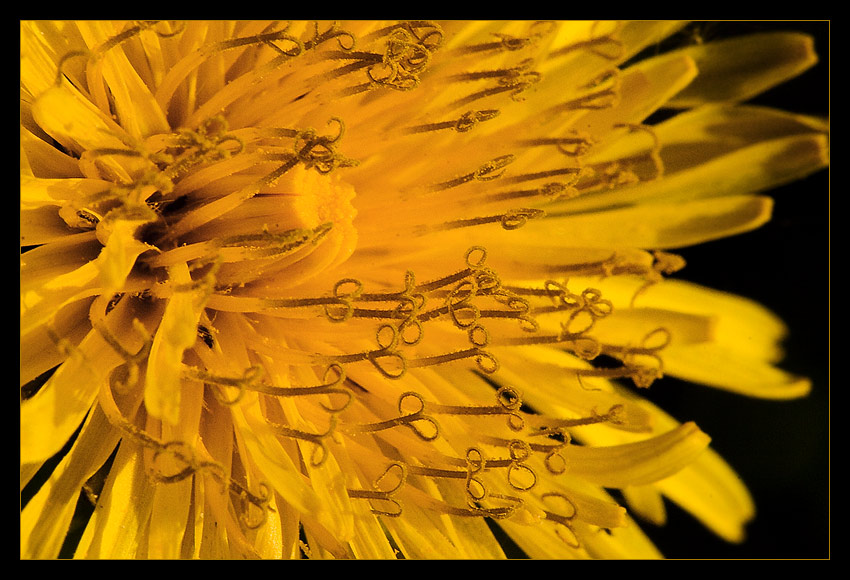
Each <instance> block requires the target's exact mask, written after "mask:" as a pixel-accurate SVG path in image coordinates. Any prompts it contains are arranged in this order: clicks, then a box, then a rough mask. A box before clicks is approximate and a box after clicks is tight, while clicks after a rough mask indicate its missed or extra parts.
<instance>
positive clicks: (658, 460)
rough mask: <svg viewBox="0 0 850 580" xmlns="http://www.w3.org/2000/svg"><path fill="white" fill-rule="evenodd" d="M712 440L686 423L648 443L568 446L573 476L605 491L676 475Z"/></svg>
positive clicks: (566, 457) (647, 441) (567, 457)
mask: <svg viewBox="0 0 850 580" xmlns="http://www.w3.org/2000/svg"><path fill="white" fill-rule="evenodd" d="M709 440H710V439H709V437H708V435H706V434H705V433H703V432H702V431H700V430H699V429H698V428H697V426H696V425H694V424H693V423H685V424H683V425H681V426H679V427H678V428H676V429H674V430H671V431H668V432H667V433H665V434H663V435H659V436H657V437H655V438H652V439H648V440H646V441H638V442H634V443H626V444H623V445H615V446H609V447H580V446H575V445H573V446H567V447H565V448H564V449H563V450H562V451H561V453H562V455H563V456H564V459H565V460H566V462H567V464H568V465H569V466H570V473H572V474H573V475H577V476H580V477H584V478H585V479H587V480H589V481H593V482H596V483H598V484H600V485H603V486H605V487H626V486H629V485H642V484H646V483H652V482H654V481H658V480H660V479H664V478H665V477H669V476H670V475H673V474H674V473H675V472H677V471H679V470H680V469H681V468H682V467H684V466H685V465H687V464H688V463H690V462H691V461H693V460H694V459H695V458H696V457H698V456H699V455H700V453H702V452H703V451H705V449H706V447H708V443H709Z"/></svg>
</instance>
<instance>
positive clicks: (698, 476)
mask: <svg viewBox="0 0 850 580" xmlns="http://www.w3.org/2000/svg"><path fill="white" fill-rule="evenodd" d="M656 485H657V487H658V489H659V490H660V491H662V492H663V493H664V495H665V496H667V497H669V498H670V499H671V500H673V501H674V502H675V503H677V504H679V505H680V506H682V507H684V508H685V509H686V510H688V512H689V513H691V514H692V515H693V516H694V517H696V518H697V519H699V520H700V521H701V522H702V523H703V524H704V525H705V526H706V527H708V528H709V529H710V530H712V531H713V532H714V533H715V534H717V535H718V536H720V537H721V538H723V539H724V540H726V541H728V542H741V541H742V540H743V539H744V525H745V524H746V523H747V522H749V521H750V520H751V519H752V518H753V516H754V515H755V507H754V505H753V500H752V498H751V496H750V494H749V492H748V491H747V488H746V487H745V486H744V484H743V483H742V482H741V479H740V478H739V477H738V475H737V474H736V473H735V472H734V471H732V469H731V468H730V467H729V466H728V465H727V464H726V462H725V461H723V459H721V458H720V456H719V455H717V453H715V452H714V451H713V450H711V449H709V450H708V452H706V453H704V454H703V455H701V456H700V457H699V458H697V460H696V461H695V462H694V463H692V464H691V465H689V466H687V467H685V468H684V469H682V471H680V472H679V473H677V474H676V475H674V476H673V477H671V478H668V479H665V480H662V481H659V482H658V483H657V484H656Z"/></svg>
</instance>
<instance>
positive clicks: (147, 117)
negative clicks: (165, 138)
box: [79, 21, 169, 139]
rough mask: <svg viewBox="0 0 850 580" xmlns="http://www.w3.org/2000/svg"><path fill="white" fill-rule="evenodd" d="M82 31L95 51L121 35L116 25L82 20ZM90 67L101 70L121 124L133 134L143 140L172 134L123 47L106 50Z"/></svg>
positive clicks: (80, 26) (80, 24)
mask: <svg viewBox="0 0 850 580" xmlns="http://www.w3.org/2000/svg"><path fill="white" fill-rule="evenodd" d="M79 29H80V33H81V34H82V36H83V38H84V39H85V40H86V42H87V43H88V44H89V46H90V47H92V48H95V47H99V46H102V45H104V44H106V43H108V42H110V41H111V39H112V38H113V37H115V36H117V34H118V32H117V31H116V29H115V26H114V25H112V24H111V23H109V22H105V21H81V22H79ZM89 67H92V68H95V69H100V67H102V73H103V81H105V82H106V84H107V86H108V87H109V95H110V96H111V98H112V103H114V107H115V112H116V114H117V117H118V121H119V123H120V124H121V126H122V127H123V128H124V129H126V130H127V132H128V133H129V134H130V135H132V136H133V137H135V138H136V139H143V138H145V137H148V136H150V135H153V134H155V133H165V132H168V131H169V124H168V121H167V120H166V118H165V114H164V113H163V112H162V110H161V109H160V107H159V104H158V103H157V102H156V99H154V96H153V94H151V91H150V90H149V89H148V87H147V86H146V85H145V83H144V82H143V81H142V79H141V78H140V77H139V75H138V73H137V72H136V69H135V68H134V67H133V66H132V65H131V64H130V61H129V60H128V59H127V56H126V54H125V53H124V50H123V49H122V48H121V47H120V46H119V47H114V48H112V49H111V50H108V51H106V53H105V54H103V55H101V58H99V59H97V60H96V61H95V62H93V63H90V64H89Z"/></svg>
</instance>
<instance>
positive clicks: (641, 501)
mask: <svg viewBox="0 0 850 580" xmlns="http://www.w3.org/2000/svg"><path fill="white" fill-rule="evenodd" d="M684 469H688V468H687V467H685V468H683V470H684ZM622 491H623V497H624V498H625V499H626V502H628V504H629V509H630V510H631V511H632V513H634V514H636V515H638V516H640V517H641V518H642V519H644V520H647V521H649V522H652V523H653V524H655V525H657V526H662V525H664V523H665V522H666V521H667V510H666V509H665V507H664V498H663V496H662V495H661V492H659V491H658V490H657V489H656V488H655V487H654V486H651V485H630V486H629V487H626V488H624V489H623V490H622Z"/></svg>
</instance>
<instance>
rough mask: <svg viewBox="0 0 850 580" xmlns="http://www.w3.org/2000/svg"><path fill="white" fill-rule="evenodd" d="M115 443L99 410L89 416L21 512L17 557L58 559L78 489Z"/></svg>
mask: <svg viewBox="0 0 850 580" xmlns="http://www.w3.org/2000/svg"><path fill="white" fill-rule="evenodd" d="M117 443H118V433H117V432H116V431H114V430H113V429H112V426H111V425H110V424H109V421H107V419H106V416H105V415H104V414H103V413H102V412H101V411H100V410H99V409H97V410H95V411H94V412H93V413H91V414H90V415H89V418H88V419H87V421H86V423H85V425H84V426H83V428H82V430H81V431H80V435H79V437H78V438H77V440H76V441H75V442H74V445H73V446H72V447H71V450H70V451H69V452H68V454H67V455H66V456H65V457H63V458H62V461H60V462H59V465H58V466H57V467H56V469H55V470H54V471H53V473H52V474H51V475H50V478H49V479H48V480H47V481H46V482H45V483H44V485H43V486H42V487H41V489H39V490H38V493H36V494H35V496H34V497H33V498H32V499H30V501H29V503H28V504H27V505H26V506H25V507H24V509H23V511H22V512H21V557H23V558H27V559H32V558H39V559H40V558H51V559H52V558H56V557H58V556H59V551H60V549H61V548H62V544H63V542H64V540H65V536H66V534H67V533H68V528H69V526H70V525H71V518H72V517H73V515H74V509H75V508H76V506H77V500H78V498H79V495H80V489H81V488H82V486H83V484H84V483H85V482H86V481H87V480H88V479H89V478H90V477H91V476H92V475H94V473H95V472H96V471H97V470H98V469H99V468H100V467H101V465H103V463H104V462H105V461H106V460H107V459H108V458H109V455H110V453H112V450H113V449H114V448H115V445H117Z"/></svg>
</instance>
